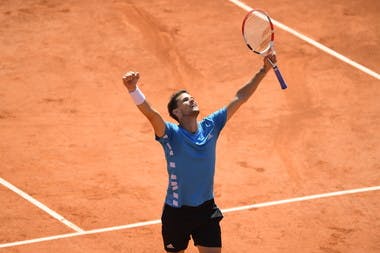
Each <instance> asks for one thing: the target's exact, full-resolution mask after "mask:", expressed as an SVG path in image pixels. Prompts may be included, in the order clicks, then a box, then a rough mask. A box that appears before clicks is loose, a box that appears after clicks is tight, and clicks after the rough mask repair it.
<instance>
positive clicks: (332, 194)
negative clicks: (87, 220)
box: [0, 186, 380, 248]
mask: <svg viewBox="0 0 380 253" xmlns="http://www.w3.org/2000/svg"><path fill="white" fill-rule="evenodd" d="M379 190H380V186H373V187H366V188H359V189H351V190H344V191H337V192H329V193H323V194H316V195H309V196H304V197H298V198H291V199H285V200H278V201H271V202H264V203H258V204H253V205H247V206H241V207H234V208H227V209H222V212H223V213H230V212H237V211H243V210H248V209H254V208H262V207H268V206H276V205H283V204H288V203H293V202H301V201H307V200H313V199H321V198H329V197H336V196H342V195H348V194H355V193H363V192H370V191H379ZM160 223H161V220H151V221H145V222H137V223H132V224H127V225H121V226H115V227H107V228H100V229H93V230H87V231H81V232H75V233H68V234H61V235H55V236H49V237H41V238H36V239H31V240H24V241H18V242H10V243H4V244H0V248H9V247H14V246H20V245H26V244H32V243H38V242H46V241H53V240H58V239H64V238H69V237H77V236H82V235H90V234H98V233H104V232H111V231H117V230H124V229H130V228H137V227H145V226H150V225H155V224H160Z"/></svg>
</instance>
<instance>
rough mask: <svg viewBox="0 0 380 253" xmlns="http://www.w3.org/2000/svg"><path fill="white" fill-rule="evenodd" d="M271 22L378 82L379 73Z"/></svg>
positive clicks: (234, 0)
mask: <svg viewBox="0 0 380 253" xmlns="http://www.w3.org/2000/svg"><path fill="white" fill-rule="evenodd" d="M229 1H230V2H232V3H233V4H235V5H237V6H238V7H240V8H242V9H243V10H246V11H251V10H253V8H252V7H250V6H248V5H246V4H245V3H243V2H241V1H239V0H229ZM271 20H272V23H273V24H274V25H275V26H276V27H278V28H280V29H282V30H284V31H287V32H288V33H290V34H293V35H294V36H296V37H298V38H299V39H301V40H303V41H305V42H307V43H309V44H311V45H313V46H314V47H316V48H318V49H320V50H322V51H324V52H325V53H328V54H329V55H332V56H334V57H335V58H338V59H339V60H341V61H343V62H345V63H347V64H349V65H351V66H353V67H354V68H357V69H359V70H360V71H362V72H364V73H366V74H368V75H370V76H372V77H374V78H376V79H378V80H380V74H379V73H377V72H375V71H373V70H371V69H369V68H367V67H365V66H363V65H361V64H359V63H357V62H355V61H353V60H351V59H349V58H347V57H346V56H344V55H341V54H339V53H338V52H336V51H334V50H332V49H331V48H328V47H326V46H325V45H323V44H321V43H319V42H317V41H315V40H313V39H311V38H309V37H307V36H305V35H303V34H301V33H299V32H297V31H296V30H294V29H292V28H290V27H288V26H286V25H284V24H282V23H280V22H278V21H276V20H274V19H272V18H271Z"/></svg>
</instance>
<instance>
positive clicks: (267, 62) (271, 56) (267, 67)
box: [263, 52, 277, 72]
mask: <svg viewBox="0 0 380 253" xmlns="http://www.w3.org/2000/svg"><path fill="white" fill-rule="evenodd" d="M271 62H272V63H271ZM276 63H277V59H276V55H275V54H274V53H272V52H270V53H269V54H268V55H267V56H265V57H264V66H263V67H264V69H265V72H268V71H269V70H270V69H271V68H273V66H272V64H274V65H275V64H276Z"/></svg>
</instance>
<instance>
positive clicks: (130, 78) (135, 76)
mask: <svg viewBox="0 0 380 253" xmlns="http://www.w3.org/2000/svg"><path fill="white" fill-rule="evenodd" d="M139 78H140V74H139V72H134V71H128V72H127V73H126V74H125V75H124V76H123V83H124V85H125V87H127V89H128V91H129V92H132V91H134V90H136V85H137V82H138V80H139Z"/></svg>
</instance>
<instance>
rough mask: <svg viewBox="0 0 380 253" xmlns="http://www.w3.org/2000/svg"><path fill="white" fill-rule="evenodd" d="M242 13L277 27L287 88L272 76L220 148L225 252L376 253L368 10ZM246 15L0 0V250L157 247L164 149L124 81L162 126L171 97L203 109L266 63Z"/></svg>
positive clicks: (373, 5)
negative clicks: (253, 45) (125, 78)
mask: <svg viewBox="0 0 380 253" xmlns="http://www.w3.org/2000/svg"><path fill="white" fill-rule="evenodd" d="M244 3H245V4H246V5H247V6H249V7H252V8H259V9H263V10H266V11H267V12H268V13H269V15H270V16H271V17H272V18H273V19H274V20H275V21H276V22H279V24H278V23H277V25H276V23H275V26H276V27H275V29H276V30H275V31H276V49H277V55H278V56H277V58H278V64H279V66H280V68H281V71H282V74H283V76H284V78H285V79H286V81H287V83H288V86H289V87H288V89H286V90H281V88H280V86H279V84H278V81H277V79H276V76H275V75H274V73H273V71H271V72H270V73H268V75H267V76H266V77H265V79H264V80H263V82H262V83H261V84H260V86H259V88H258V90H257V91H256V93H255V94H254V95H253V97H252V98H251V99H250V100H249V101H248V102H247V103H246V104H244V105H243V107H242V108H241V109H240V110H239V112H238V113H237V114H236V115H235V116H234V117H233V118H232V119H231V120H230V121H229V122H228V124H227V125H226V127H225V128H224V130H223V131H222V134H221V136H220V138H219V142H218V147H217V165H216V175H215V186H214V189H215V199H216V202H217V203H218V205H219V207H220V208H221V209H223V210H224V211H225V213H224V216H225V217H224V219H223V221H222V222H221V224H222V238H223V252H226V253H237V252H239V253H240V252H265V253H294V252H297V253H304V252H313V253H314V252H322V253H378V252H380V236H379V235H380V211H379V207H380V100H379V97H380V81H379V80H380V77H379V74H378V73H379V72H380V66H379V63H380V46H379V45H380V41H379V40H380V18H379V12H378V10H379V9H380V1H376V0H363V1H343V0H332V1H327V0H322V1H314V0H306V1H300V0H293V1H288V0H284V1H275V0H266V1H264V0H258V1H253V0H246V1H245V2H244ZM246 12H247V10H246V9H244V7H243V6H240V7H239V6H237V5H236V3H233V2H231V1H228V0H209V1H200V0H187V1H185V0H178V1H174V0H172V1H170V0H157V1H145V0H113V1H90V0H83V1H73V0H68V1H58V0H27V1H23V0H1V1H0V23H1V25H0V52H1V53H0V140H1V141H0V161H1V164H0V179H1V181H0V182H1V185H0V207H1V208H0V252H1V253H3V252H4V253H8V252H15V253H27V252H28V253H30V252H56V253H61V252H62V253H64V252H65V253H66V252H70V253H79V252H81V253H82V252H91V253H100V252H107V253H119V252H164V251H163V246H162V241H161V225H160V222H159V219H160V216H161V211H162V206H163V201H164V197H165V193H166V187H167V174H166V168H165V166H166V165H165V160H164V154H163V150H162V148H161V146H160V145H159V144H158V142H156V141H155V140H154V132H153V129H152V128H151V126H150V124H149V122H148V121H147V120H146V119H145V118H144V116H143V115H142V114H141V113H140V112H139V111H138V110H137V108H136V106H135V105H134V104H133V102H132V101H131V99H130V96H129V95H128V92H127V90H126V89H125V87H124V86H123V84H122V80H121V77H122V75H123V74H124V73H125V72H126V71H128V70H135V71H139V72H140V75H141V79H140V81H141V82H140V87H141V89H142V90H143V91H144V93H145V95H146V97H147V99H148V100H149V101H150V103H151V104H152V105H153V106H154V107H155V108H156V109H157V110H158V111H159V112H161V114H162V115H163V116H164V118H165V119H166V120H168V121H172V120H171V119H170V118H169V115H168V113H167V110H166V104H167V102H168V99H169V96H170V95H171V94H172V92H174V91H175V90H177V89H182V88H185V89H187V90H189V91H190V92H191V93H192V94H193V95H194V96H195V97H196V99H197V100H198V102H199V104H200V109H201V115H200V116H201V117H199V118H202V117H204V116H206V115H208V114H209V113H211V112H213V111H215V110H217V109H219V108H221V107H222V106H225V105H226V104H227V103H228V102H229V101H230V100H231V99H232V98H233V96H234V95H235V93H236V91H237V90H238V88H240V87H241V86H242V85H243V84H244V83H245V82H246V81H248V80H249V79H250V78H251V76H252V75H253V74H254V73H255V72H256V71H257V70H258V68H259V67H260V66H261V64H262V58H261V57H260V56H258V55H255V54H253V53H251V52H250V51H249V50H248V48H247V47H246V46H245V44H244V42H243V39H242V36H241V22H242V19H243V17H244V15H245V14H246ZM281 25H285V26H286V27H287V28H286V27H285V28H284V27H281ZM288 28H289V29H288ZM292 31H297V32H298V33H299V34H301V35H303V36H307V38H309V39H310V40H311V41H314V42H316V43H320V44H312V43H313V42H310V41H305V39H304V38H300V37H297V36H295V35H294V34H293V33H292ZM316 45H323V46H324V47H326V48H328V49H330V50H331V51H330V52H326V51H324V50H323V49H321V48H320V47H318V46H316ZM346 59H348V60H349V61H347V60H346ZM189 245H190V246H189V248H188V250H187V251H186V252H190V253H195V252H197V250H196V248H195V247H194V246H193V243H192V242H190V244H189Z"/></svg>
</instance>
